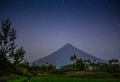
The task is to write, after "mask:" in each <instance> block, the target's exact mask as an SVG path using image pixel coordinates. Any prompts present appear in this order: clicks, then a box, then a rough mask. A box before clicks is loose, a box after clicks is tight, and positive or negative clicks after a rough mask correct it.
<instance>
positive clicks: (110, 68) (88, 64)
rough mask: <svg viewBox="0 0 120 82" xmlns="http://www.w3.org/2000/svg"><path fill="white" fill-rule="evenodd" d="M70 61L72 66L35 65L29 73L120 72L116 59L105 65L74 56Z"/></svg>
mask: <svg viewBox="0 0 120 82" xmlns="http://www.w3.org/2000/svg"><path fill="white" fill-rule="evenodd" d="M70 60H71V61H72V62H73V63H72V64H69V65H65V66H61V67H60V68H57V69H56V67H55V66H54V65H52V64H49V63H48V62H47V63H46V64H44V65H35V64H33V65H32V66H30V68H29V71H30V72H31V73H33V74H34V75H37V74H41V73H50V74H64V73H65V72H71V71H75V72H77V71H91V72H110V73H115V72H116V73H118V72H120V62H119V60H118V59H111V60H109V61H108V62H107V63H100V62H96V60H93V61H91V60H89V59H88V60H83V59H78V58H77V57H76V55H73V56H71V58H70Z"/></svg>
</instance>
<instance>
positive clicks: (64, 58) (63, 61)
mask: <svg viewBox="0 0 120 82" xmlns="http://www.w3.org/2000/svg"><path fill="white" fill-rule="evenodd" d="M74 54H75V55H76V57H77V58H78V59H80V58H82V59H83V60H88V59H89V60H91V61H94V60H96V62H105V60H102V59H100V58H97V57H95V56H92V55H90V54H88V53H86V52H84V51H82V50H80V49H78V48H76V47H74V46H72V45H71V44H66V45H64V46H63V47H62V48H60V49H59V50H57V51H56V52H54V53H52V54H50V55H48V56H46V57H43V58H40V59H38V60H36V61H34V62H33V63H35V65H42V64H45V63H46V62H48V63H49V64H53V65H55V66H56V67H60V66H64V65H67V64H71V63H72V62H71V60H70V57H71V56H73V55H74Z"/></svg>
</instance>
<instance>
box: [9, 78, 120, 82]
mask: <svg viewBox="0 0 120 82" xmlns="http://www.w3.org/2000/svg"><path fill="white" fill-rule="evenodd" d="M8 82H28V81H27V80H25V78H23V79H20V80H9V81H8ZM29 82H120V78H64V77H60V78H59V77H33V78H31V80H29Z"/></svg>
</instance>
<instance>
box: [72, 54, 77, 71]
mask: <svg viewBox="0 0 120 82" xmlns="http://www.w3.org/2000/svg"><path fill="white" fill-rule="evenodd" d="M70 59H71V61H73V63H74V64H75V68H74V69H75V71H76V61H77V57H76V55H75V54H74V55H73V56H71V58H70Z"/></svg>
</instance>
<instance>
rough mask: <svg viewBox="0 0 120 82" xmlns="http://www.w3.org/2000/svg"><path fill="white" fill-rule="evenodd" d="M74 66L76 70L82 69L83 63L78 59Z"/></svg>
mask: <svg viewBox="0 0 120 82" xmlns="http://www.w3.org/2000/svg"><path fill="white" fill-rule="evenodd" d="M76 68H77V70H78V71H83V70H85V64H84V62H83V60H82V59H79V60H77V61H76Z"/></svg>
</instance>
